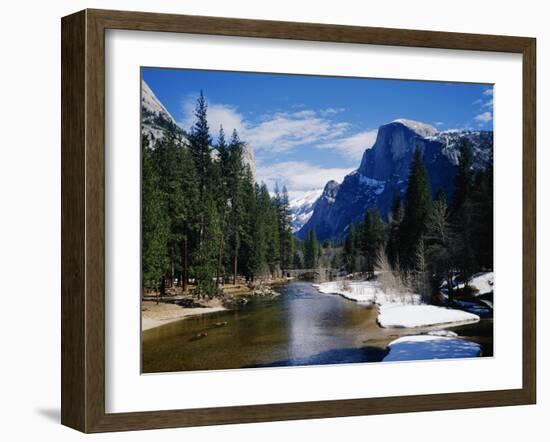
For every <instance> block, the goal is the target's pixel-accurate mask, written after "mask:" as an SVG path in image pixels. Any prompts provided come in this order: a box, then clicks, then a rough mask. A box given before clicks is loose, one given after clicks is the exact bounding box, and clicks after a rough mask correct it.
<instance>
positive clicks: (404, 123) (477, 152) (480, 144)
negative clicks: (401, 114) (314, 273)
mask: <svg viewBox="0 0 550 442" xmlns="http://www.w3.org/2000/svg"><path fill="white" fill-rule="evenodd" d="M464 140H466V141H467V142H469V143H470V145H471V147H472V156H473V168H474V169H478V170H479V169H484V168H486V167H487V166H488V165H489V164H490V163H491V162H492V148H493V133H492V132H491V131H471V130H464V131H443V132H439V131H437V129H435V128H434V127H433V126H430V125H428V124H426V123H421V122H418V121H414V120H408V119H398V120H394V121H392V122H390V123H388V124H385V125H382V126H380V128H379V129H378V135H377V138H376V141H375V143H374V145H373V146H372V148H370V149H366V150H365V152H364V153H363V157H362V159H361V163H360V165H359V167H358V168H357V169H356V170H355V171H353V172H351V173H350V174H348V175H346V177H344V179H343V181H342V183H341V184H340V185H339V190H338V192H337V195H336V196H335V198H334V201H332V202H330V203H329V202H328V201H325V203H323V204H319V205H318V204H317V202H316V203H315V204H314V205H313V208H314V210H313V213H312V214H311V216H310V218H309V219H308V221H307V222H306V223H305V224H304V225H303V227H302V228H301V229H300V230H299V231H298V232H297V233H296V235H297V236H298V237H299V238H305V237H306V236H307V233H308V232H309V231H310V230H311V229H315V232H316V235H317V237H318V239H320V240H324V239H331V238H342V237H343V236H345V232H346V231H347V229H348V227H349V225H350V224H353V223H356V222H358V221H361V220H362V219H363V216H364V213H365V211H366V210H367V209H369V208H371V207H376V208H378V209H379V211H380V212H381V214H382V215H383V216H387V214H388V212H389V211H390V208H391V205H392V202H393V200H394V198H395V195H396V194H397V193H399V194H401V195H403V193H404V192H405V189H406V186H407V182H408V175H409V169H410V163H411V160H412V157H413V154H414V151H415V149H420V151H421V153H422V156H423V159H424V163H425V165H426V168H427V170H428V174H429V176H430V184H431V187H432V192H433V193H434V194H435V193H436V192H437V191H438V190H439V189H443V190H444V191H445V193H446V194H447V197H448V199H451V197H452V192H453V180H454V176H455V174H456V166H457V164H458V159H459V156H460V154H459V149H460V143H462V142H463V141H464Z"/></svg>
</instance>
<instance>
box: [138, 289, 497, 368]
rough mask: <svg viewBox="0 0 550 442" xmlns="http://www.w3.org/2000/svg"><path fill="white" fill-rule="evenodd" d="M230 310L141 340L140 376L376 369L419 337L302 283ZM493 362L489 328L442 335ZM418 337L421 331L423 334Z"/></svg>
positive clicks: (489, 324)
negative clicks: (396, 346) (471, 344)
mask: <svg viewBox="0 0 550 442" xmlns="http://www.w3.org/2000/svg"><path fill="white" fill-rule="evenodd" d="M277 291H278V292H279V293H280V296H277V297H275V298H256V299H253V300H252V301H250V302H249V303H247V304H246V305H245V306H243V307H241V308H239V309H236V310H228V311H222V312H218V313H212V314H208V315H201V316H195V317H191V318H187V319H182V320H181V321H177V322H173V323H169V324H166V325H163V326H161V327H157V328H153V329H150V330H147V331H145V332H143V334H142V372H143V373H158V372H171V371H189V370H219V369H230V368H246V367H274V366H296V365H318V364H338V363H354V362H379V361H381V360H382V359H383V358H384V356H385V355H386V353H387V350H386V348H387V344H388V343H389V342H390V341H391V340H393V339H395V338H396V337H398V336H400V335H403V334H411V333H413V332H417V331H418V330H414V331H413V330H407V329H383V328H380V327H379V326H378V325H377V323H376V309H375V308H372V307H366V306H364V305H360V304H357V303H355V302H352V301H349V300H346V299H344V298H342V297H340V296H337V295H323V294H320V293H318V292H317V290H316V289H315V288H314V287H312V285H311V283H307V282H291V283H288V284H285V285H283V286H280V287H278V289H277ZM447 328H448V329H452V330H453V331H455V332H457V333H459V334H460V335H463V336H467V337H468V339H470V340H472V341H476V342H478V343H480V344H481V346H482V349H483V355H484V356H492V352H493V349H492V328H493V327H492V320H482V321H480V322H479V323H476V324H471V325H467V326H461V327H454V328H449V327H447ZM424 330H425V329H424Z"/></svg>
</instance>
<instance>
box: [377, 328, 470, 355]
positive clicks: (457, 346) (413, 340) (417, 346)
mask: <svg viewBox="0 0 550 442" xmlns="http://www.w3.org/2000/svg"><path fill="white" fill-rule="evenodd" d="M389 350H390V351H389V353H388V354H387V355H386V357H385V358H384V362H390V361H410V360H415V361H418V360H423V359H456V358H475V357H478V356H481V346H480V345H479V344H477V343H475V342H472V341H467V340H465V339H460V338H455V337H444V336H435V335H415V336H403V337H401V338H399V339H396V340H395V341H392V342H390V344H389Z"/></svg>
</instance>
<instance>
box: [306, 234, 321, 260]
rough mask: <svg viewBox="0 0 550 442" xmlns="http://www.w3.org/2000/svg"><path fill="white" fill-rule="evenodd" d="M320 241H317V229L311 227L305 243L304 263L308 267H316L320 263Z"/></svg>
mask: <svg viewBox="0 0 550 442" xmlns="http://www.w3.org/2000/svg"><path fill="white" fill-rule="evenodd" d="M319 252H320V247H319V242H318V241H317V235H316V234H315V229H311V230H310V231H309V232H308V234H307V237H306V240H305V243H304V265H305V267H306V268H308V269H315V268H317V266H318V263H319Z"/></svg>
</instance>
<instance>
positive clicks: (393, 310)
mask: <svg viewBox="0 0 550 442" xmlns="http://www.w3.org/2000/svg"><path fill="white" fill-rule="evenodd" d="M315 287H316V288H317V290H318V291H319V292H320V293H324V294H336V295H340V296H342V297H344V298H346V299H349V300H351V301H355V302H358V303H360V304H367V305H373V304H376V305H377V306H378V324H379V325H380V326H381V327H384V328H416V327H430V326H436V325H444V324H464V323H470V322H477V321H479V319H480V318H479V316H478V315H475V314H473V313H468V312H465V311H462V310H455V309H450V308H445V307H437V306H435V305H428V304H421V297H420V295H418V294H416V293H392V292H386V291H384V290H382V287H381V286H380V284H379V283H378V282H377V281H331V282H323V283H321V284H318V285H316V286H315Z"/></svg>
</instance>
